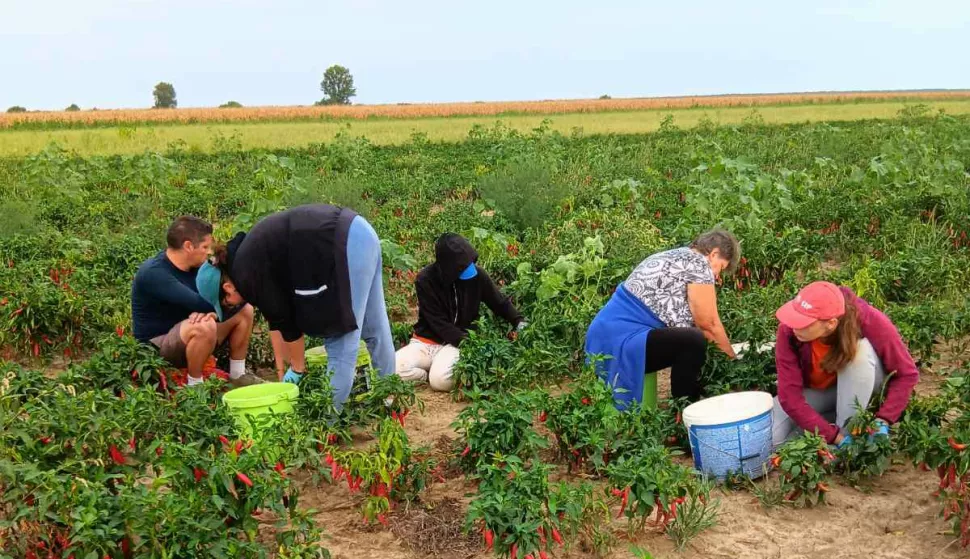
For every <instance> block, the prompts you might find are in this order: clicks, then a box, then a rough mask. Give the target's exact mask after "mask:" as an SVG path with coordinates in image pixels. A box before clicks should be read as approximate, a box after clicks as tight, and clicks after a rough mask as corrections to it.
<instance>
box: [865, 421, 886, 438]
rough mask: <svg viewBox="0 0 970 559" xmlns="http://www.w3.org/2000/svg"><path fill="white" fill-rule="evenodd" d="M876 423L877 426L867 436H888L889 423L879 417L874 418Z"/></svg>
mask: <svg viewBox="0 0 970 559" xmlns="http://www.w3.org/2000/svg"><path fill="white" fill-rule="evenodd" d="M876 425H878V426H879V428H878V429H876V432H875V433H873V434H872V435H870V436H869V438H870V439H872V438H874V437H888V436H889V424H888V423H886V422H885V421H883V420H881V419H877V420H876Z"/></svg>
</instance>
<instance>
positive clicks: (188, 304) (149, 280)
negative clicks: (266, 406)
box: [131, 216, 259, 386]
mask: <svg viewBox="0 0 970 559" xmlns="http://www.w3.org/2000/svg"><path fill="white" fill-rule="evenodd" d="M166 241H167V243H168V247H167V248H166V249H165V250H163V251H162V252H160V253H158V254H157V255H155V256H154V257H152V258H149V259H148V260H146V261H145V262H144V263H142V265H141V266H140V267H139V268H138V273H137V274H135V281H134V283H132V286H131V317H132V322H133V323H134V334H135V338H136V339H138V340H139V341H141V342H144V343H150V344H152V345H154V346H155V347H157V348H158V350H159V353H160V354H161V356H162V357H163V358H164V359H165V360H166V361H168V362H169V363H171V364H172V365H174V366H176V367H179V368H184V369H186V372H187V373H188V384H189V385H193V384H197V383H200V382H202V368H203V366H204V365H205V362H206V361H207V360H208V359H209V357H210V356H212V354H213V352H214V351H215V348H216V346H217V345H219V344H221V343H222V342H224V341H226V340H229V378H230V382H232V384H234V385H236V386H245V385H248V384H253V383H255V382H259V379H257V378H256V377H255V376H253V375H249V374H246V353H247V352H248V351H249V339H250V337H251V335H252V330H253V307H252V306H251V305H245V306H243V307H241V308H240V309H238V310H237V311H236V312H235V313H234V314H232V315H231V316H225V317H220V316H217V314H216V313H215V312H214V309H213V307H212V305H210V304H209V303H208V302H206V300H205V299H203V298H202V297H201V296H200V295H199V293H198V290H197V288H196V274H197V272H198V269H199V267H200V266H201V265H202V264H203V263H205V261H206V259H207V258H208V256H209V254H210V252H211V248H212V226H211V225H210V224H208V223H206V222H205V221H203V220H201V219H199V218H196V217H192V216H183V217H180V218H178V219H176V220H175V222H173V223H172V225H171V227H169V229H168V234H167V238H166Z"/></svg>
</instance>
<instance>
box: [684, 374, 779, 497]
mask: <svg viewBox="0 0 970 559" xmlns="http://www.w3.org/2000/svg"><path fill="white" fill-rule="evenodd" d="M773 405H774V399H773V398H772V397H771V394H768V393H767V392H735V393H733V394H722V395H720V396H715V397H713V398H707V399H705V400H701V401H699V402H697V403H694V404H691V405H689V406H687V408H685V409H684V414H683V417H684V426H685V427H687V434H688V436H689V438H690V448H691V452H692V453H693V455H694V467H695V468H696V469H697V470H698V471H700V472H703V473H705V474H708V475H711V476H714V477H717V478H718V479H720V480H723V479H725V478H726V477H727V476H728V474H744V475H746V476H748V477H749V478H751V479H756V478H758V477H760V476H761V475H762V474H764V467H763V466H764V465H765V463H767V462H768V459H769V458H770V457H771V408H772V406H773Z"/></svg>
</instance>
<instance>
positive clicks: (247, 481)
mask: <svg viewBox="0 0 970 559" xmlns="http://www.w3.org/2000/svg"><path fill="white" fill-rule="evenodd" d="M236 478H238V479H239V481H241V482H243V484H244V485H245V486H246V487H252V486H253V481H252V480H251V479H249V476H247V475H246V474H244V473H242V472H236Z"/></svg>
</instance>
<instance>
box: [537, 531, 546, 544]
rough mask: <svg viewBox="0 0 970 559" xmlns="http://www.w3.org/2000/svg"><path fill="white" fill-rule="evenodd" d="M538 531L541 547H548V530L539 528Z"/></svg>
mask: <svg viewBox="0 0 970 559" xmlns="http://www.w3.org/2000/svg"><path fill="white" fill-rule="evenodd" d="M536 531H537V532H539V543H540V544H541V545H546V529H545V528H543V527H542V526H539V529H538V530H536Z"/></svg>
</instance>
